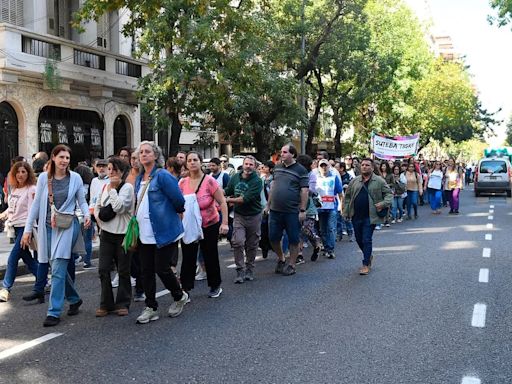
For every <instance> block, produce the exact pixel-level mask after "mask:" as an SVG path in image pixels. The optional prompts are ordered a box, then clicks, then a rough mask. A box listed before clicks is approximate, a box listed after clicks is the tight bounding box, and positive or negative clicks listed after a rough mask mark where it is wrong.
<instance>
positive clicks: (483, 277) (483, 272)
mask: <svg viewBox="0 0 512 384" xmlns="http://www.w3.org/2000/svg"><path fill="white" fill-rule="evenodd" d="M478 282H479V283H488V282H489V269H488V268H480V273H479V274H478Z"/></svg>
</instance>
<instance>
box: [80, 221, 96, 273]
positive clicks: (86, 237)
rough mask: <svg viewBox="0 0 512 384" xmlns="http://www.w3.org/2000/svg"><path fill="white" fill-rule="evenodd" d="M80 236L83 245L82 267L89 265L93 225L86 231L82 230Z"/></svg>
mask: <svg viewBox="0 0 512 384" xmlns="http://www.w3.org/2000/svg"><path fill="white" fill-rule="evenodd" d="M82 234H83V235H84V245H85V256H84V265H90V264H91V257H92V237H93V235H94V225H91V226H90V227H89V228H88V229H84V230H83V231H82Z"/></svg>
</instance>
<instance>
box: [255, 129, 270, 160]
mask: <svg viewBox="0 0 512 384" xmlns="http://www.w3.org/2000/svg"><path fill="white" fill-rule="evenodd" d="M254 146H255V147H256V158H257V159H258V160H259V161H267V160H268V159H269V158H270V144H269V143H268V140H266V138H265V130H264V129H256V130H254Z"/></svg>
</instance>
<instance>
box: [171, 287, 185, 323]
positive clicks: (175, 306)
mask: <svg viewBox="0 0 512 384" xmlns="http://www.w3.org/2000/svg"><path fill="white" fill-rule="evenodd" d="M187 302H188V293H187V292H185V291H183V296H181V299H179V300H178V301H175V302H173V303H172V304H171V306H170V307H169V311H168V314H169V316H170V317H178V316H179V315H181V312H183V307H185V304H187Z"/></svg>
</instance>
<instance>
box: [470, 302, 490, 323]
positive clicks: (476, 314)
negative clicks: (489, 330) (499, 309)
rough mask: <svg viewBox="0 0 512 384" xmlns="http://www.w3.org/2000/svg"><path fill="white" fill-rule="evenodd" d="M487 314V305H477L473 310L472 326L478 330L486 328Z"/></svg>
mask: <svg viewBox="0 0 512 384" xmlns="http://www.w3.org/2000/svg"><path fill="white" fill-rule="evenodd" d="M486 312H487V305H485V304H482V303H476V304H475V307H474V308H473V318H472V319H471V326H472V327H476V328H484V327H485V315H486Z"/></svg>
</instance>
